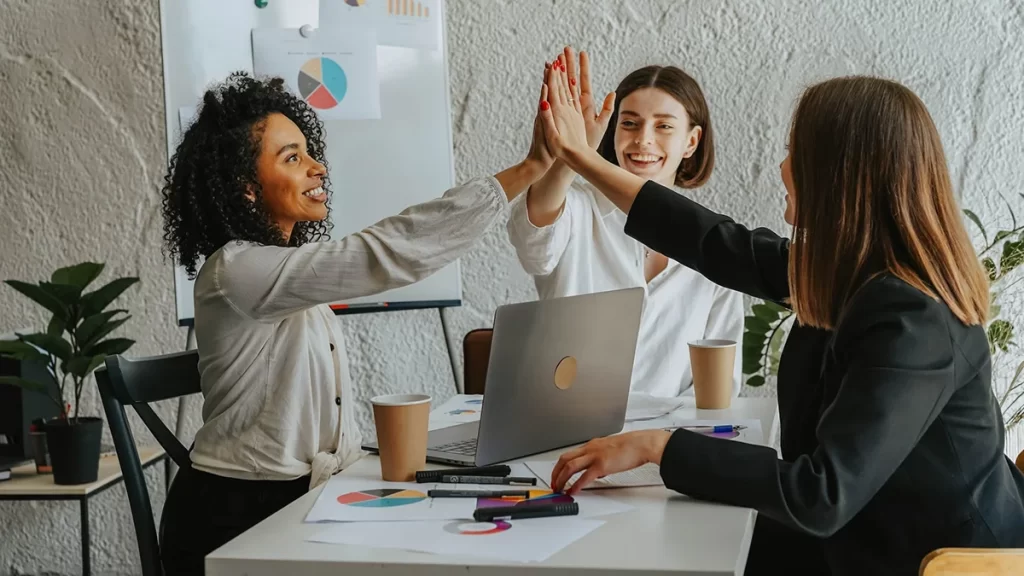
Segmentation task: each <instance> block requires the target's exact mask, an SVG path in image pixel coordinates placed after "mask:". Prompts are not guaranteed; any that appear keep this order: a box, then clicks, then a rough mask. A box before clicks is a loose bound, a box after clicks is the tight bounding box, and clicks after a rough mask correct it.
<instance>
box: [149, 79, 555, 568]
mask: <svg viewBox="0 0 1024 576" xmlns="http://www.w3.org/2000/svg"><path fill="white" fill-rule="evenodd" d="M542 101H543V95H542ZM534 126H535V131H534V142H533V144H532V146H531V148H530V151H529V153H528V155H527V157H526V159H525V160H523V161H522V162H520V163H519V164H517V165H515V166H513V167H511V168H509V169H507V170H504V171H503V172H500V173H499V174H497V175H495V176H493V177H490V176H488V177H482V178H476V179H473V180H470V181H469V182H467V183H465V184H463V185H461V186H458V187H456V188H453V189H451V190H449V191H447V192H446V193H445V194H444V195H443V196H441V197H440V198H437V199H435V200H431V201H429V202H425V203H423V204H419V205H416V206H412V207H410V208H407V209H406V210H405V211H404V212H402V213H401V214H399V215H397V216H393V217H390V218H386V219H384V220H382V221H380V222H378V223H376V224H374V225H372V226H370V227H368V228H366V229H364V230H362V231H360V232H357V233H355V234H351V235H349V236H346V237H344V238H341V239H338V240H330V241H328V240H327V238H328V236H327V233H328V228H329V225H328V224H327V216H328V213H329V210H328V199H329V198H330V194H331V191H330V180H329V179H328V177H327V176H328V175H327V166H326V159H325V156H326V155H325V151H324V136H325V134H324V129H323V125H322V123H321V122H320V120H319V119H318V118H317V116H316V114H315V112H314V111H313V110H312V109H311V108H310V107H309V106H308V105H307V104H306V103H305V102H303V101H302V100H300V99H298V98H296V97H295V96H293V95H292V94H291V93H289V92H288V91H287V90H286V88H285V86H284V83H283V81H282V80H281V79H276V78H275V79H271V80H267V81H262V80H257V79H254V78H251V77H249V76H247V75H245V74H243V73H239V74H234V75H232V76H231V77H229V78H228V80H227V81H226V82H225V83H224V84H222V85H221V86H219V87H216V88H215V89H212V90H210V91H208V92H206V94H205V96H204V97H203V102H202V107H201V109H200V111H199V117H198V118H197V120H196V121H195V122H194V123H193V124H192V125H191V126H190V127H189V128H188V130H187V131H186V132H185V134H184V136H183V139H182V141H181V143H180V145H179V146H178V148H177V150H176V152H175V154H174V156H173V158H172V159H171V163H170V168H169V171H168V174H167V176H166V184H165V186H164V188H163V213H164V221H165V224H164V226H165V235H164V236H165V242H166V245H167V249H168V251H169V252H170V254H171V255H173V256H174V257H175V258H176V259H177V260H178V261H179V262H180V263H181V264H182V265H183V266H184V267H185V269H186V270H187V271H188V273H189V275H190V277H193V278H195V287H194V300H195V331H196V341H197V344H198V350H199V370H200V373H201V380H202V389H203V397H204V405H203V425H202V427H201V428H200V429H199V431H198V433H197V434H196V437H195V443H194V445H193V447H192V451H191V459H192V467H191V469H188V470H182V473H180V474H179V475H178V476H177V477H176V478H175V480H174V483H173V485H172V486H171V489H170V493H169V494H168V497H167V502H166V504H165V506H164V514H163V519H162V530H161V532H162V540H163V542H162V547H161V548H162V555H163V562H164V565H165V570H166V572H167V573H168V574H178V573H189V574H195V573H202V572H203V558H204V557H205V556H206V555H207V554H208V553H210V552H211V551H213V550H214V549H216V548H218V547H219V546H221V545H222V544H224V543H226V542H228V541H229V540H231V539H232V538H234V537H235V536H238V535H239V534H241V533H242V532H244V531H245V530H247V529H248V528H250V527H251V526H253V525H255V524H256V523H258V522H260V521H261V520H263V519H264V518H266V517H267V516H269V515H271V514H273V513H274V512H276V511H277V510H279V509H280V508H282V507H284V506H285V505H287V504H288V503H289V502H291V501H292V500H294V499H295V498H297V497H299V496H301V495H302V494H303V493H305V492H306V491H307V490H310V489H312V488H314V487H316V486H318V485H319V484H321V483H322V482H324V481H325V480H326V479H327V478H329V477H330V476H331V474H333V473H335V472H337V471H339V470H341V469H342V468H345V467H346V466H348V465H349V464H351V463H352V462H354V461H355V460H356V459H358V458H359V456H360V455H361V452H360V444H361V438H360V434H359V429H358V427H357V425H356V421H355V411H354V405H353V402H354V400H355V394H354V393H353V389H352V381H351V377H350V375H349V368H348V360H347V357H346V354H345V342H344V338H343V335H342V331H341V327H340V325H339V323H338V321H337V319H336V317H335V315H334V313H333V312H332V311H331V309H330V308H329V307H328V305H327V304H328V303H330V302H336V301H339V300H345V299H350V298H356V297H360V296H368V295H372V294H376V293H379V292H384V291H385V290H390V289H393V288H397V287H400V286H404V285H408V284H412V283H414V282H417V281H419V280H422V279H423V278H426V277H427V276H429V275H431V274H433V273H434V272H436V271H438V270H440V269H441V268H443V267H444V266H446V265H447V264H449V263H451V262H453V261H455V260H456V259H458V258H459V257H461V256H463V255H465V254H466V252H467V251H468V250H469V249H470V248H471V247H472V246H473V245H474V244H475V243H476V242H477V240H478V239H479V238H480V237H481V236H482V235H483V234H484V233H485V232H486V231H487V230H489V229H490V228H491V227H492V226H493V225H494V224H496V223H498V222H499V221H504V220H505V219H506V218H507V214H508V203H509V201H510V200H511V199H512V198H514V197H515V196H516V195H518V194H519V193H520V192H521V191H523V190H525V189H526V188H527V187H529V186H530V185H531V184H532V183H533V182H535V181H536V180H537V179H538V178H539V177H540V176H541V175H543V173H544V172H545V171H546V170H547V169H548V167H549V166H550V165H551V163H552V158H551V156H550V155H549V154H548V153H547V150H546V148H545V147H544V143H543V138H542V137H539V136H538V134H539V126H540V124H539V121H538V119H535V120H534ZM200 259H204V260H205V262H203V263H202V267H201V268H200V267H199V266H200Z"/></svg>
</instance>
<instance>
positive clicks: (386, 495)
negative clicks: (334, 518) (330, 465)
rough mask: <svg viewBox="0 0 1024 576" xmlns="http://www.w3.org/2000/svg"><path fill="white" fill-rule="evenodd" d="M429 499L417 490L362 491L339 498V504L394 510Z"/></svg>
mask: <svg viewBox="0 0 1024 576" xmlns="http://www.w3.org/2000/svg"><path fill="white" fill-rule="evenodd" d="M426 499H427V495H426V494H424V493H423V492H417V491H416V490H394V489H383V490H360V491H359V492H349V493H348V494H342V495H341V496H338V503H339V504H344V505H346V506H357V507H359V508H394V507H395V506H408V505H409V504H415V503H417V502H422V501H423V500H426Z"/></svg>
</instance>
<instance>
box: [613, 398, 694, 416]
mask: <svg viewBox="0 0 1024 576" xmlns="http://www.w3.org/2000/svg"><path fill="white" fill-rule="evenodd" d="M687 399H688V398H686V397H684V396H673V397H670V398H661V397H659V396H651V395H650V394H643V393H640V392H630V394H629V402H628V404H626V422H635V421H637V420H651V419H654V418H660V417H662V416H665V415H667V414H671V413H672V412H674V411H676V410H678V409H679V408H681V407H682V406H683V405H684V404H685V403H686V401H687ZM689 400H690V401H691V402H692V399H689Z"/></svg>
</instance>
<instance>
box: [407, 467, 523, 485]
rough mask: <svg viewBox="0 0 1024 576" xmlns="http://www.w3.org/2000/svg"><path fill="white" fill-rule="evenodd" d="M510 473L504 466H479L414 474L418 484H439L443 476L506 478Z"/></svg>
mask: <svg viewBox="0 0 1024 576" xmlns="http://www.w3.org/2000/svg"><path fill="white" fill-rule="evenodd" d="M511 473H512V469H511V468H509V467H508V466H506V465H505V464H496V465H494V466H481V467H479V468H451V469H446V470H420V471H419V472H417V473H416V481H417V482H419V483H421V484H422V483H424V482H440V481H441V478H442V477H444V476H455V475H463V476H508V475H509V474H511Z"/></svg>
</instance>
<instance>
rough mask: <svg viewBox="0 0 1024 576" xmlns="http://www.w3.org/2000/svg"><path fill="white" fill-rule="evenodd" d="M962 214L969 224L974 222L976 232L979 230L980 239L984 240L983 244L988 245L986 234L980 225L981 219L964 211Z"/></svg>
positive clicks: (968, 211)
mask: <svg viewBox="0 0 1024 576" xmlns="http://www.w3.org/2000/svg"><path fill="white" fill-rule="evenodd" d="M964 214H966V215H967V217H968V218H970V219H971V222H974V225H975V226H977V227H978V230H981V237H982V238H984V239H985V244H988V233H986V232H985V227H984V226H982V225H981V218H978V215H977V214H975V213H974V212H971V211H970V210H966V209H965V210H964Z"/></svg>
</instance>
